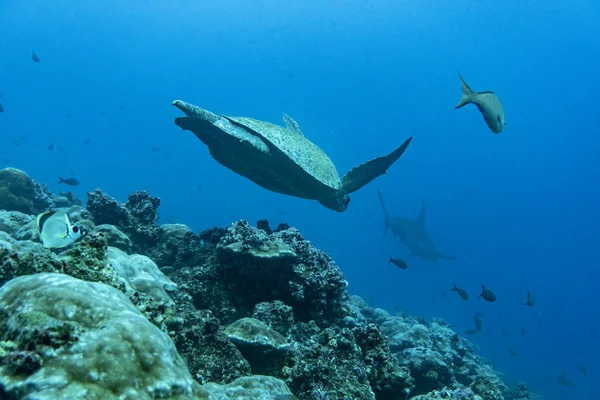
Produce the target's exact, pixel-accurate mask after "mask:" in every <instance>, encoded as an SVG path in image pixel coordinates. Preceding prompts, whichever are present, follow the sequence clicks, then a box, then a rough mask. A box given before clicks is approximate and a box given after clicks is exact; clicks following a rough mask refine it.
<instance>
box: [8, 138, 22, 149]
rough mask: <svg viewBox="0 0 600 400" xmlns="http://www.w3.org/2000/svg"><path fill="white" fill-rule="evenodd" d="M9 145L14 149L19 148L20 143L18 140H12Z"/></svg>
mask: <svg viewBox="0 0 600 400" xmlns="http://www.w3.org/2000/svg"><path fill="white" fill-rule="evenodd" d="M10 144H11V145H13V146H15V147H21V142H20V141H19V140H16V139H13V140H11V141H10Z"/></svg>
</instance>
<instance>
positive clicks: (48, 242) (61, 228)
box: [37, 210, 87, 249]
mask: <svg viewBox="0 0 600 400" xmlns="http://www.w3.org/2000/svg"><path fill="white" fill-rule="evenodd" d="M37 228H38V232H39V235H40V239H41V241H42V245H43V246H44V247H46V248H50V249H56V248H61V247H66V246H69V245H70V244H72V243H74V242H75V241H77V240H78V239H80V238H82V237H83V236H85V235H86V233H87V232H86V230H85V229H84V228H81V227H79V226H77V225H73V224H72V223H71V220H70V218H69V215H68V214H67V213H66V212H64V211H60V210H51V211H48V212H45V213H42V214H40V215H38V217H37Z"/></svg>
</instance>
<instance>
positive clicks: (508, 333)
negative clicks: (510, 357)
mask: <svg viewBox="0 0 600 400" xmlns="http://www.w3.org/2000/svg"><path fill="white" fill-rule="evenodd" d="M502 334H503V335H504V336H506V337H510V332H507V331H502Z"/></svg>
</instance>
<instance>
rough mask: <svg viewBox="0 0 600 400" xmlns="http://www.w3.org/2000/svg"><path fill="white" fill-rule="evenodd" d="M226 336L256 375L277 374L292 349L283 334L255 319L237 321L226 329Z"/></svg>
mask: <svg viewBox="0 0 600 400" xmlns="http://www.w3.org/2000/svg"><path fill="white" fill-rule="evenodd" d="M225 334H226V335H227V337H228V338H229V340H231V341H232V342H233V343H234V344H235V345H236V346H237V348H238V349H240V351H241V352H242V354H243V356H244V358H245V359H246V360H248V362H249V363H250V366H251V367H252V372H253V373H255V374H266V373H270V374H271V375H272V374H274V373H277V372H275V371H278V370H280V369H281V367H282V365H283V362H284V358H285V356H286V354H287V351H288V349H289V348H290V344H289V343H288V342H287V340H286V338H285V337H284V336H283V335H282V334H281V333H279V332H277V331H276V330H274V329H273V328H271V327H269V326H268V325H267V324H265V323H263V322H261V321H259V320H257V319H254V318H242V319H240V320H238V321H235V322H234V323H233V324H231V325H229V326H228V327H227V328H226V329H225Z"/></svg>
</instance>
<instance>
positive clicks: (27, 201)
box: [0, 168, 36, 214]
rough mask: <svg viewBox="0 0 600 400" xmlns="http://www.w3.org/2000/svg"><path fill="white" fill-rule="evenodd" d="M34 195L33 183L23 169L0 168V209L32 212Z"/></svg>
mask: <svg viewBox="0 0 600 400" xmlns="http://www.w3.org/2000/svg"><path fill="white" fill-rule="evenodd" d="M34 197H35V185H34V183H33V180H32V179H31V178H30V177H29V175H27V174H26V173H25V172H24V171H21V170H20V169H16V168H5V169H2V170H0V209H4V210H7V211H20V212H22V213H25V214H34V213H35V212H36V210H35V208H34V206H33V204H32V201H33V198H34Z"/></svg>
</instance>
